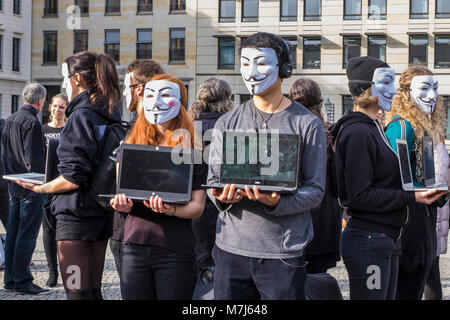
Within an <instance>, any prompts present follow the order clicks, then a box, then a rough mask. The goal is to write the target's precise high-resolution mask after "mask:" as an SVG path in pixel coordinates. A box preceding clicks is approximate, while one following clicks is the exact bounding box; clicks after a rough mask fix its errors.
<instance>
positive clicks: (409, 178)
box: [397, 139, 448, 191]
mask: <svg viewBox="0 0 450 320" xmlns="http://www.w3.org/2000/svg"><path fill="white" fill-rule="evenodd" d="M431 148H432V147H431ZM397 150H398V158H399V164H400V174H401V177H402V186H403V190H405V191H426V190H430V189H437V190H439V191H441V190H442V191H444V190H448V186H447V184H442V185H436V184H434V185H432V184H429V185H426V186H425V187H415V186H414V184H413V175H412V171H411V163H410V161H409V151H408V143H407V142H406V140H401V139H397ZM431 152H433V150H431ZM424 153H425V152H424ZM428 156H429V155H428ZM432 160H434V159H432ZM425 162H428V161H425ZM427 165H428V166H429V165H430V163H427ZM428 170H430V169H428ZM429 174H430V172H429ZM433 174H434V163H433ZM428 178H429V179H430V177H428ZM433 181H434V178H433Z"/></svg>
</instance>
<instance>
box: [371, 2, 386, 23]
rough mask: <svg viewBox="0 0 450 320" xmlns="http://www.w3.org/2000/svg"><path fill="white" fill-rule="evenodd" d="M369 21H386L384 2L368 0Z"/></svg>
mask: <svg viewBox="0 0 450 320" xmlns="http://www.w3.org/2000/svg"><path fill="white" fill-rule="evenodd" d="M369 19H379V20H386V0H369Z"/></svg>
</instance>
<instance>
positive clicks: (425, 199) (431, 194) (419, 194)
mask: <svg viewBox="0 0 450 320" xmlns="http://www.w3.org/2000/svg"><path fill="white" fill-rule="evenodd" d="M414 193H415V195H416V202H419V203H423V204H428V205H430V204H432V203H433V202H435V201H436V200H437V199H439V198H440V197H442V196H443V195H444V194H447V193H448V191H437V190H436V189H431V190H427V191H416V192H414Z"/></svg>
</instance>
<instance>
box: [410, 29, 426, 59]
mask: <svg viewBox="0 0 450 320" xmlns="http://www.w3.org/2000/svg"><path fill="white" fill-rule="evenodd" d="M427 49H428V36H426V35H424V36H422V35H417V36H413V35H411V36H409V63H414V62H424V63H427Z"/></svg>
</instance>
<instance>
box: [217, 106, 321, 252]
mask: <svg viewBox="0 0 450 320" xmlns="http://www.w3.org/2000/svg"><path fill="white" fill-rule="evenodd" d="M261 114H262V116H263V118H264V119H265V120H267V119H268V118H269V117H270V114H269V113H264V112H261ZM262 124H263V123H262V121H261V117H260V115H258V113H257V111H256V109H255V106H254V104H253V100H249V101H247V102H246V103H244V104H242V105H240V106H239V107H237V108H235V109H234V110H233V111H231V112H229V113H227V114H225V115H224V116H222V117H221V118H219V120H218V121H217V123H216V125H215V127H214V129H215V132H214V133H213V137H212V142H211V149H210V164H209V172H208V183H213V182H217V180H218V177H219V175H220V163H218V162H217V161H215V162H214V161H213V160H212V159H213V158H212V157H215V159H217V157H219V158H220V157H221V154H222V152H221V150H222V131H224V130H230V129H237V130H252V129H253V130H256V129H257V130H259V131H261V128H262ZM267 124H268V130H269V131H270V130H271V129H278V130H279V133H285V134H297V135H299V136H300V145H299V153H300V155H299V162H300V164H299V172H298V189H297V191H296V192H295V193H293V194H282V195H281V198H280V201H279V203H278V205H277V206H276V207H275V208H273V207H269V206H266V205H264V204H262V203H261V202H258V201H251V200H249V199H248V198H247V197H244V198H243V199H242V200H241V201H239V202H237V203H234V204H232V205H226V204H222V203H220V202H219V201H217V200H216V198H215V197H214V196H212V194H211V191H210V190H209V191H208V196H209V197H210V199H211V200H212V201H213V203H215V204H216V206H217V208H218V209H219V211H220V214H219V218H218V220H217V226H216V245H217V246H218V247H219V248H220V249H222V250H224V251H227V252H230V253H233V254H237V255H241V256H246V257H252V258H265V259H280V258H294V257H298V256H302V255H303V250H304V248H305V246H306V245H307V244H308V243H309V242H310V241H311V239H312V237H313V228H312V220H311V216H310V211H309V209H311V208H313V207H315V206H317V205H319V204H320V201H321V200H322V197H323V196H324V193H325V180H326V172H325V170H326V141H325V132H324V129H323V126H322V123H321V121H320V120H319V119H318V118H317V117H316V116H314V115H313V114H312V113H311V112H309V111H308V110H307V109H306V108H305V107H304V106H302V105H301V104H299V103H297V102H293V103H292V104H291V105H290V106H289V107H288V108H286V109H285V110H283V111H281V112H277V113H274V114H273V115H272V117H271V118H270V120H269V121H268V122H267Z"/></svg>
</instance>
